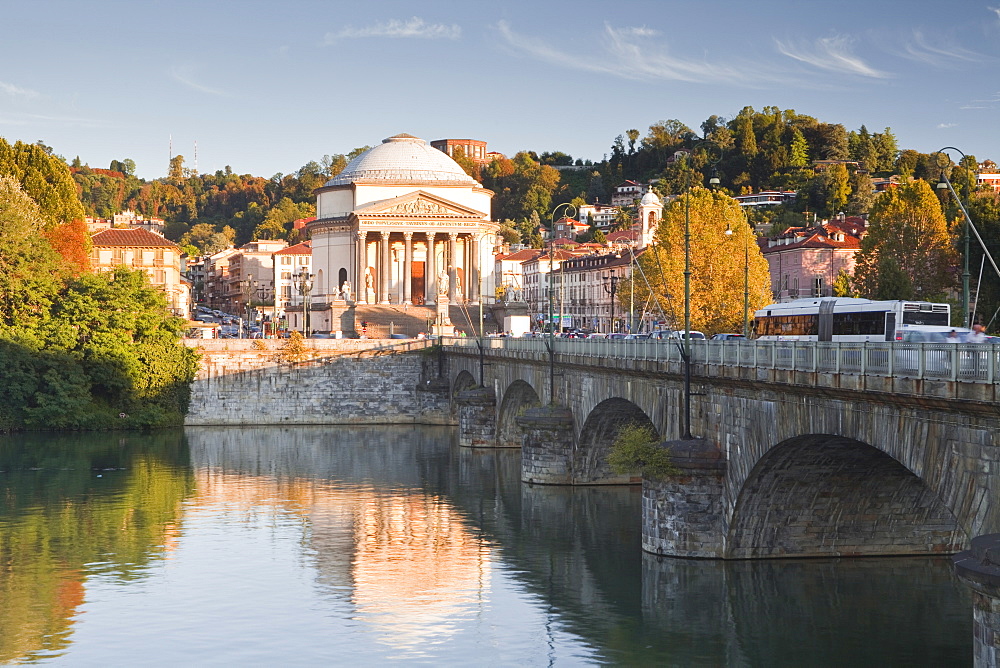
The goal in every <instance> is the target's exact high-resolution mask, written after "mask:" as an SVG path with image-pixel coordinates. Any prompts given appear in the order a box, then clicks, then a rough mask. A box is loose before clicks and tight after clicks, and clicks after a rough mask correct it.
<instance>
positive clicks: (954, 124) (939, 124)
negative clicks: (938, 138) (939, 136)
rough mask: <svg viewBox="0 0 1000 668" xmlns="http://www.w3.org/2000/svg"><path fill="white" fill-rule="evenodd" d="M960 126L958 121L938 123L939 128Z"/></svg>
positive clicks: (945, 128)
mask: <svg viewBox="0 0 1000 668" xmlns="http://www.w3.org/2000/svg"><path fill="white" fill-rule="evenodd" d="M954 127H958V123H938V125H937V128H938V130H947V129H948V128H954Z"/></svg>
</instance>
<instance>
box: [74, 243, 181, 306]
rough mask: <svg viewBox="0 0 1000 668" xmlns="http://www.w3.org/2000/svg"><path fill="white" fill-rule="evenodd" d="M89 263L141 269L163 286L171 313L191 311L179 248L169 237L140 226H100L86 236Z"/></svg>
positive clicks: (98, 266) (102, 268)
mask: <svg viewBox="0 0 1000 668" xmlns="http://www.w3.org/2000/svg"><path fill="white" fill-rule="evenodd" d="M90 241H91V246H92V248H91V266H92V267H93V268H94V269H95V270H96V271H112V270H113V269H114V268H115V267H117V266H122V265H124V266H126V267H131V268H134V269H142V270H143V271H145V272H146V275H147V276H149V282H150V283H151V284H152V285H154V286H155V287H157V288H160V289H161V290H163V292H164V293H165V294H166V296H167V302H168V305H169V307H170V309H171V311H173V313H174V314H176V315H179V316H188V315H190V312H191V285H190V283H189V282H188V281H187V280H186V279H185V278H183V277H182V276H181V251H180V248H179V247H178V246H177V244H175V243H174V242H172V241H168V240H167V239H164V238H163V237H162V236H161V235H159V234H155V233H153V232H150V231H149V230H144V229H109V230H102V231H100V232H97V233H96V234H94V235H92V236H91V237H90Z"/></svg>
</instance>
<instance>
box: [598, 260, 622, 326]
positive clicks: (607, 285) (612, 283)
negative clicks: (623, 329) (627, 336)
mask: <svg viewBox="0 0 1000 668" xmlns="http://www.w3.org/2000/svg"><path fill="white" fill-rule="evenodd" d="M621 278H622V277H621V276H615V270H614V269H611V270H609V271H608V273H607V274H605V275H604V276H602V277H601V285H602V286H603V287H604V292H605V294H608V295H611V323H610V325H609V327H608V333H609V334H610V333H612V332H614V331H615V294H616V293H617V292H618V281H620V280H621Z"/></svg>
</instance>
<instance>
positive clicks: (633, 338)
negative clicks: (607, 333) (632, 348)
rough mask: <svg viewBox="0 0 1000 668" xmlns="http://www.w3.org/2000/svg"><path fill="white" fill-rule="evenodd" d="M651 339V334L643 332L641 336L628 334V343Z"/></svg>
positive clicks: (626, 336)
mask: <svg viewBox="0 0 1000 668" xmlns="http://www.w3.org/2000/svg"><path fill="white" fill-rule="evenodd" d="M648 338H649V332H643V333H641V334H626V335H625V340H626V341H644V340H646V339H648Z"/></svg>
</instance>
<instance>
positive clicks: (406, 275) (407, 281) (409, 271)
mask: <svg viewBox="0 0 1000 668" xmlns="http://www.w3.org/2000/svg"><path fill="white" fill-rule="evenodd" d="M403 242H404V243H405V244H406V251H405V255H404V256H403V303H404V304H412V303H413V286H412V285H411V283H413V232H403Z"/></svg>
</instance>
